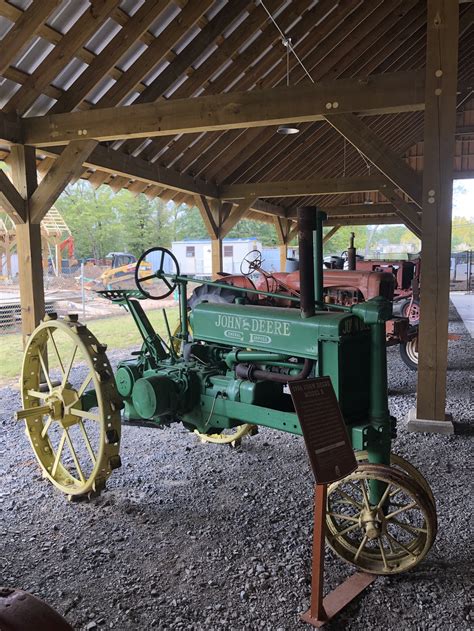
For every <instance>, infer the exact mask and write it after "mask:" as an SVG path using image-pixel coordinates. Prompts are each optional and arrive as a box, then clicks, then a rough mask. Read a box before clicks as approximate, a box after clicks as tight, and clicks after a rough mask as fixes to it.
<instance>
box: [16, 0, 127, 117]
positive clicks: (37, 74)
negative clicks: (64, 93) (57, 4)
mask: <svg viewBox="0 0 474 631" xmlns="http://www.w3.org/2000/svg"><path fill="white" fill-rule="evenodd" d="M119 2H120V0H103V1H102V2H100V3H98V2H96V3H95V4H94V6H90V7H89V8H88V9H86V11H84V13H83V14H82V15H81V16H80V19H78V20H77V22H76V23H75V24H74V25H73V26H72V27H71V29H70V30H69V31H68V34H67V37H64V38H63V39H62V40H61V42H60V43H59V44H57V45H56V46H55V47H54V48H53V50H52V51H51V52H50V53H49V55H47V57H46V58H45V59H44V60H43V62H42V63H41V64H40V65H39V66H38V67H37V68H36V70H35V71H34V72H33V74H32V75H31V76H30V78H29V80H28V82H27V83H25V84H24V85H22V87H21V88H20V89H19V90H18V92H16V93H15V94H14V95H13V96H12V98H11V99H10V100H9V101H8V103H7V105H6V106H5V110H6V111H7V112H17V113H18V114H24V113H25V112H27V111H28V109H29V108H30V107H31V105H32V104H33V103H34V102H35V101H36V99H37V97H38V96H39V95H40V94H41V91H42V90H43V89H44V88H45V86H47V85H48V83H50V82H51V81H52V80H53V79H54V78H55V77H56V76H57V75H58V74H59V72H60V71H61V70H62V68H63V67H64V65H65V63H67V60H69V59H70V58H71V57H72V56H73V55H74V53H75V52H76V51H77V50H78V49H79V48H81V47H82V46H83V45H84V44H85V43H86V42H87V41H88V40H89V39H90V38H91V37H92V35H93V34H94V32H95V31H96V30H97V28H98V27H99V26H100V25H101V24H102V22H104V21H105V20H106V19H107V18H108V17H109V16H110V14H111V13H112V12H113V11H114V9H115V8H116V7H117V6H118V4H119Z"/></svg>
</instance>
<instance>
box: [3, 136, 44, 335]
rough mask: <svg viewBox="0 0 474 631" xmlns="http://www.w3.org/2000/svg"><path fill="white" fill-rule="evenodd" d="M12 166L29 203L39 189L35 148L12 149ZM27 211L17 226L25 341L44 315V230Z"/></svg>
mask: <svg viewBox="0 0 474 631" xmlns="http://www.w3.org/2000/svg"><path fill="white" fill-rule="evenodd" d="M10 165H11V168H12V180H13V184H14V185H15V187H16V189H17V190H18V192H19V193H20V195H21V196H22V197H23V199H24V200H29V199H30V198H31V196H32V195H33V193H34V191H35V190H36V187H37V178H36V155H35V149H34V147H27V146H24V145H13V146H12V147H11V152H10ZM25 210H26V217H25V222H24V223H21V224H17V225H16V236H17V239H16V244H17V253H18V272H19V278H20V304H21V331H22V333H23V340H24V341H25V340H26V336H27V335H30V334H31V333H32V332H33V330H34V329H35V327H36V326H37V325H38V324H39V322H40V320H41V318H42V317H43V316H44V311H45V309H44V284H43V261H42V256H41V226H40V224H39V223H32V222H31V219H30V212H29V206H28V203H27V204H26V208H25Z"/></svg>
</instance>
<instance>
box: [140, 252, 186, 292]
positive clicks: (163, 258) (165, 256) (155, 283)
mask: <svg viewBox="0 0 474 631" xmlns="http://www.w3.org/2000/svg"><path fill="white" fill-rule="evenodd" d="M146 259H148V260H146ZM164 274H172V275H173V276H179V264H178V260H177V259H176V257H175V255H174V254H173V252H171V251H170V250H168V249H166V248H162V247H157V248H150V249H149V250H147V251H146V252H143V254H142V255H141V256H140V258H139V259H138V261H137V264H136V266H135V284H136V286H137V288H138V290H139V291H140V293H142V294H143V295H144V296H145V298H150V299H151V300H163V298H167V297H168V296H169V295H170V294H172V293H173V291H174V290H175V289H176V284H177V283H176V282H175V281H171V279H169V278H166V277H165V276H164Z"/></svg>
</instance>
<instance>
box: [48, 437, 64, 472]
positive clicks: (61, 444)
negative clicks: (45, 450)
mask: <svg viewBox="0 0 474 631" xmlns="http://www.w3.org/2000/svg"><path fill="white" fill-rule="evenodd" d="M65 440H66V430H63V433H62V434H61V438H60V439H59V443H58V450H57V452H56V455H55V457H54V462H53V468H52V469H51V475H52V477H53V478H54V476H55V475H56V470H57V468H58V464H59V461H60V459H61V453H62V450H63V447H64V441H65Z"/></svg>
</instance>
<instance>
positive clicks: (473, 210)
mask: <svg viewBox="0 0 474 631" xmlns="http://www.w3.org/2000/svg"><path fill="white" fill-rule="evenodd" d="M453 216H454V217H468V218H469V219H474V180H454V192H453Z"/></svg>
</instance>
